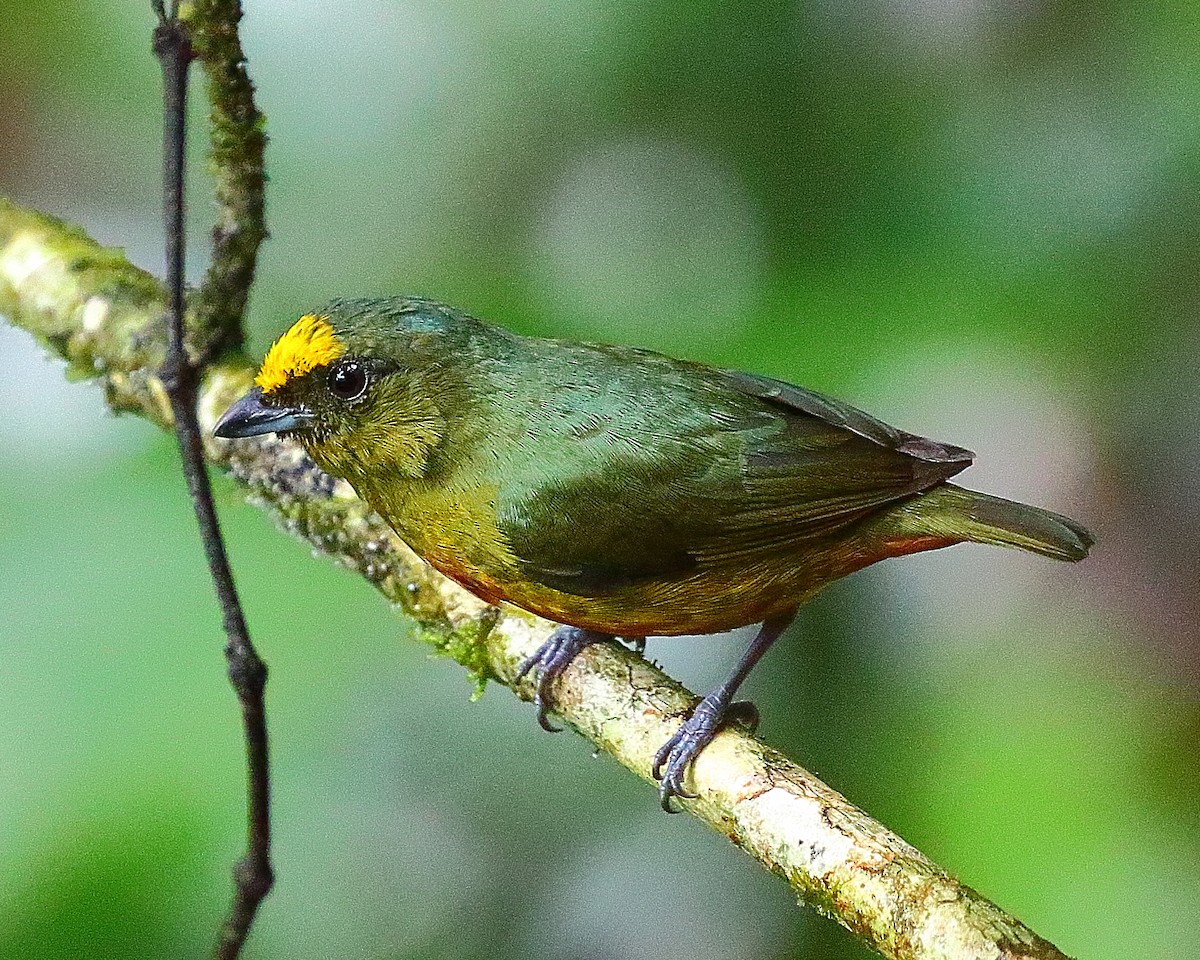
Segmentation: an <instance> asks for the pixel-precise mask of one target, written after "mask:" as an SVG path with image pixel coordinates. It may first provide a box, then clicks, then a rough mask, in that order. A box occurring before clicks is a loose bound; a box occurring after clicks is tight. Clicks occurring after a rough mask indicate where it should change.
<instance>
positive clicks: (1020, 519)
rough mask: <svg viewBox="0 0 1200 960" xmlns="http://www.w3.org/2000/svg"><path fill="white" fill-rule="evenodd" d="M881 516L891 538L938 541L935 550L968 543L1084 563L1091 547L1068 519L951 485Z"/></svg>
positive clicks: (1089, 536) (1085, 535) (1086, 536)
mask: <svg viewBox="0 0 1200 960" xmlns="http://www.w3.org/2000/svg"><path fill="white" fill-rule="evenodd" d="M886 516H888V518H889V519H890V520H891V521H892V522H891V523H890V524H889V527H890V528H891V529H890V531H889V534H890V536H891V537H898V538H904V537H912V538H914V540H915V541H917V542H923V541H925V540H931V539H933V540H936V539H942V540H944V542H943V543H939V544H937V545H938V546H944V545H946V544H948V543H958V542H961V541H963V540H969V541H970V542H972V543H987V544H991V545H992V546H997V547H1017V548H1018V549H1021V550H1028V551H1029V552H1030V553H1038V554H1041V555H1042V556H1043V557H1051V558H1052V559H1054V560H1070V561H1072V562H1074V561H1077V560H1082V559H1083V558H1084V557H1086V556H1087V554H1088V549H1089V548H1090V547H1091V546H1092V544H1093V543H1095V542H1096V538H1095V537H1093V536H1092V534H1091V533H1090V532H1089V531H1088V529H1087V528H1086V527H1084V526H1083V525H1082V524H1080V523H1076V522H1075V521H1074V520H1072V519H1070V518H1069V517H1064V516H1062V515H1061V514H1058V513H1051V512H1050V511H1049V510H1043V509H1041V508H1040V507H1031V506H1029V505H1028V504H1025V503H1015V502H1014V501H1012V500H1002V499H1001V498H1000V497H993V496H990V495H989V494H986V493H977V492H976V491H974V490H964V489H963V488H962V487H956V486H954V484H952V483H943V484H940V485H939V486H936V487H934V488H932V489H931V490H927V491H925V492H924V493H922V494H919V495H917V496H915V497H913V498H912V499H910V500H906V501H904V502H903V503H901V504H897V506H896V507H895V508H893V509H892V510H889V511H888V513H887V514H886ZM893 542H895V541H893ZM933 545H934V544H932V543H931V544H930V546H933ZM916 549H927V547H924V546H917V547H916ZM897 552H907V551H903V550H898V551H897Z"/></svg>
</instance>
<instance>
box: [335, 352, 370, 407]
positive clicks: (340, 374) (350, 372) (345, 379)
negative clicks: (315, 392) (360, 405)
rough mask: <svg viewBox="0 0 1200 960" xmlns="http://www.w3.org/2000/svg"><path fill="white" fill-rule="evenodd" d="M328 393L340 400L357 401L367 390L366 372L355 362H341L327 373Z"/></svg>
mask: <svg viewBox="0 0 1200 960" xmlns="http://www.w3.org/2000/svg"><path fill="white" fill-rule="evenodd" d="M327 383H328V385H329V392H330V393H332V394H333V395H334V396H335V397H337V398H339V399H341V400H357V399H358V398H359V397H361V396H362V395H363V392H364V391H365V390H366V389H367V371H366V369H365V368H364V367H363V365H362V364H361V363H359V362H358V361H357V360H343V361H341V362H340V363H337V364H335V365H334V367H333V369H332V370H330V371H329V380H328V381H327Z"/></svg>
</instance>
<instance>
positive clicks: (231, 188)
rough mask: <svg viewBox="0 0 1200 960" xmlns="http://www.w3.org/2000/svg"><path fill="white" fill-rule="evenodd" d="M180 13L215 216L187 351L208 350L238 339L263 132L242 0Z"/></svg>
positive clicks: (258, 210)
mask: <svg viewBox="0 0 1200 960" xmlns="http://www.w3.org/2000/svg"><path fill="white" fill-rule="evenodd" d="M179 16H180V19H181V20H182V22H183V23H184V24H185V25H187V26H188V27H190V28H191V37H192V41H193V45H194V50H195V55H196V59H197V60H198V61H199V62H200V64H201V66H203V68H204V75H205V78H206V87H207V92H208V102H209V118H208V120H209V124H208V130H209V141H210V144H211V148H210V151H209V170H210V172H211V173H212V176H213V181H214V183H213V197H214V199H215V200H216V222H215V224H214V225H213V231H212V244H213V245H212V261H211V263H210V265H209V268H208V272H207V273H206V274H205V275H204V282H203V283H202V284H201V286H200V289H199V290H198V291H196V292H195V293H194V294H193V295H192V297H191V303H190V304H189V306H190V308H191V313H192V316H191V317H190V318H189V322H188V333H189V338H190V339H191V340H192V341H193V346H194V349H195V350H196V352H197V353H199V354H208V353H214V352H219V351H221V350H223V349H226V348H232V347H238V346H241V343H242V323H241V320H242V314H243V312H244V311H245V309H246V299H247V297H248V295H249V292H250V285H251V283H252V281H253V280H254V269H255V264H256V262H257V259H258V248H259V246H260V245H261V244H262V242H263V240H264V239H265V238H266V236H267V230H266V227H265V226H264V217H263V212H264V210H263V208H264V196H263V188H264V185H265V183H266V175H265V173H264V172H263V153H264V151H265V150H266V146H267V133H266V122H265V118H264V117H263V115H262V113H261V112H260V111H259V109H258V106H257V104H256V103H255V101H254V84H253V83H252V82H251V81H250V74H249V73H248V72H247V70H246V54H245V53H244V52H243V50H242V42H241V39H240V37H239V35H238V24H239V23H240V21H241V19H242V4H241V0H193V2H192V3H183V4H181V5H180V12H179Z"/></svg>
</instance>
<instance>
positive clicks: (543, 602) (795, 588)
mask: <svg viewBox="0 0 1200 960" xmlns="http://www.w3.org/2000/svg"><path fill="white" fill-rule="evenodd" d="M444 493H445V492H444V491H443V497H442V498H440V499H439V500H438V501H436V502H434V501H432V499H428V500H424V502H420V501H416V502H414V501H413V500H409V501H407V502H406V503H405V504H404V505H403V507H404V508H403V509H402V510H394V511H393V510H386V509H379V507H376V509H379V512H380V513H381V514H383V515H384V518H385V519H386V520H387V521H388V523H389V524H390V525H391V526H392V528H393V529H394V530H395V531H396V532H397V533H398V534H399V535H400V536H401V538H402V539H403V540H404V541H405V542H406V543H408V545H409V546H410V547H412V548H413V550H414V551H416V553H417V554H419V555H420V556H421V557H422V558H423V559H424V560H425V561H426V562H428V563H429V564H430V565H431V566H432V567H434V569H436V570H437V571H439V572H440V573H442V574H444V575H445V576H447V577H449V578H450V579H451V580H454V581H455V582H457V583H458V584H460V585H461V586H463V587H465V588H466V589H467V590H469V591H470V592H471V593H473V594H475V595H476V596H478V597H480V598H481V599H483V600H485V601H486V602H488V603H509V604H512V605H513V606H517V607H520V608H522V609H524V610H528V611H529V612H531V613H534V614H537V615H538V616H541V617H545V618H546V619H548V620H553V621H555V622H557V623H566V624H570V625H572V626H578V627H583V628H585V629H588V630H595V631H598V632H601V633H611V634H616V635H618V636H671V635H679V634H693V633H694V634H705V633H718V632H721V631H724V630H730V629H733V628H734V627H740V626H745V625H746V624H749V623H758V622H760V621H762V620H764V619H766V618H768V617H772V616H776V615H779V614H782V613H785V612H789V611H791V610H793V609H795V608H796V607H797V606H798V605H799V604H801V603H803V602H804V601H805V600H806V599H808V598H809V597H810V596H811V595H812V594H813V593H815V592H816V591H817V590H818V589H820V587H821V586H823V585H824V584H825V583H827V582H829V580H830V579H831V577H830V576H829V575H826V574H825V573H824V571H817V570H815V569H808V567H809V565H808V564H806V563H805V558H803V557H781V558H778V559H777V560H776V561H775V562H773V563H771V564H759V565H754V564H748V565H744V566H738V567H737V568H736V569H730V568H728V567H705V568H702V569H700V570H697V571H693V572H691V573H689V574H688V575H686V576H681V577H679V578H664V579H647V580H642V581H638V582H634V583H630V584H626V585H622V586H620V587H617V588H613V589H606V590H602V591H600V590H597V591H592V592H582V591H581V592H579V593H574V592H566V591H563V590H559V589H556V588H554V587H551V586H548V585H547V584H544V583H541V582H539V581H538V580H536V579H534V578H532V577H531V576H530V574H529V573H528V572H527V571H526V569H525V568H524V567H523V565H522V563H521V562H520V560H519V559H518V558H517V557H516V556H515V555H514V554H513V552H512V550H511V549H510V547H509V545H508V543H507V541H506V540H505V538H504V537H503V536H502V534H501V533H500V532H499V530H498V529H497V527H496V525H495V522H494V520H493V519H490V518H493V517H494V516H495V511H494V507H493V506H492V504H491V503H490V502H489V500H488V499H487V498H486V496H485V495H481V491H480V489H479V488H475V489H474V490H472V491H470V492H469V493H467V494H463V495H460V496H457V497H447V496H444Z"/></svg>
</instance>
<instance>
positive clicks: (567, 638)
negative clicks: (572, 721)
mask: <svg viewBox="0 0 1200 960" xmlns="http://www.w3.org/2000/svg"><path fill="white" fill-rule="evenodd" d="M611 639H612V636H611V635H610V634H607V633H597V632H596V631H594V630H584V629H583V628H582V627H568V626H567V625H566V624H563V625H561V626H559V627H558V629H556V630H555V631H554V632H553V633H552V634H550V639H549V640H547V641H546V642H545V643H543V644H542V645H541V646H540V647H538V649H537V652H536V653H534V655H533V656H531V657H528V658H526V660H525V661H524V662H523V663H522V664H521V666H520V667H519V668H518V669H517V675H516V676H515V677H514V678H513V682H514V683H516V682H517V681H519V680H520V679H521V678H522V677H524V676H525V674H527V673H528V672H529V671H530V670H532V669H533V668H534V667H537V668H538V670H539V674H538V679H537V686H536V687H535V688H534V694H533V703H534V706H536V707H537V719H538V723H539V724H541V726H542V729H543V730H549V731H550V732H551V733H558V732H559V730H560V729H561V728H560V727H556V726H554V725H553V724H552V723H551V722H550V721H549V720H548V719H546V710H547V708H548V707H549V704H550V699H551V698H550V687H551V685H552V684H553V683H554V681H555V680H557V679H558V677H559V675H560V674H562V672H563V671H564V670H566V669H567V667H569V666H570V665H571V661H572V660H574V659H575V657H576V655H577V654H578V653H579V651H580V650H582V649H583V648H584V647H589V646H591V645H592V644H593V643H600V642H602V641H604V640H611Z"/></svg>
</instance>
